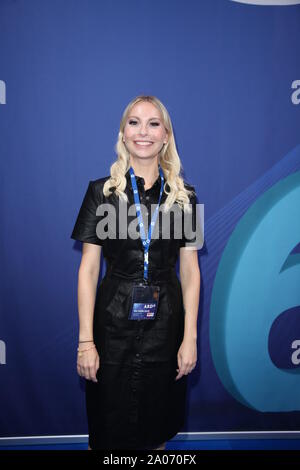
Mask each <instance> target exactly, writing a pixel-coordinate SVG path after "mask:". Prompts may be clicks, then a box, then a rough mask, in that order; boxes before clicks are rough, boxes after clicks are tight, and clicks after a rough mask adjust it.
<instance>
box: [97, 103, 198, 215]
mask: <svg viewBox="0 0 300 470" xmlns="http://www.w3.org/2000/svg"><path fill="white" fill-rule="evenodd" d="M141 101H148V102H149V103H152V104H153V105H154V106H156V108H157V109H158V110H159V111H160V114H161V117H162V120H163V123H164V126H165V129H166V130H167V132H168V142H167V144H164V145H163V147H162V149H161V151H160V152H159V154H158V162H159V164H160V166H161V168H162V170H163V173H164V178H165V183H164V192H165V193H166V194H167V195H168V196H167V198H166V201H165V204H164V211H165V212H166V211H167V210H169V209H170V208H171V207H172V205H173V204H174V203H175V202H177V203H178V205H179V206H180V207H181V209H183V210H184V211H187V212H191V208H190V207H189V206H186V205H185V204H189V202H190V201H189V197H190V195H191V194H194V191H192V190H189V189H186V188H185V187H184V181H183V178H182V176H181V171H182V165H181V161H180V158H179V155H178V153H177V149H176V144H175V139H174V133H173V127H172V123H171V119H170V116H169V113H168V111H167V109H166V107H165V106H164V105H163V104H162V102H161V101H160V100H159V99H158V98H156V97H155V96H148V95H139V96H137V97H136V98H134V99H133V100H132V101H130V103H129V104H128V105H127V107H126V108H125V110H124V113H123V116H122V119H121V123H120V130H119V135H118V140H117V143H116V145H115V151H116V153H117V157H118V158H117V160H116V161H115V162H114V163H113V164H112V165H111V167H110V175H111V176H110V178H109V179H108V180H107V181H106V182H105V184H104V186H103V194H104V195H105V196H106V197H108V196H109V195H110V194H111V193H112V188H113V190H114V192H115V194H116V195H118V196H119V197H121V198H122V199H123V200H125V201H128V198H127V195H126V193H125V192H124V190H125V188H126V184H127V180H126V177H125V174H126V172H127V171H128V170H129V167H130V158H129V157H130V155H129V153H128V150H127V148H126V147H125V144H124V142H123V135H124V128H125V125H126V121H127V118H128V115H129V113H130V111H131V109H132V108H133V106H134V105H135V104H137V103H139V102H141ZM167 184H168V186H169V188H170V191H169V192H167V191H166V185H167Z"/></svg>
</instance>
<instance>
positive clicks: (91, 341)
mask: <svg viewBox="0 0 300 470" xmlns="http://www.w3.org/2000/svg"><path fill="white" fill-rule="evenodd" d="M93 342H94V341H93V340H92V339H91V340H90V341H78V343H93Z"/></svg>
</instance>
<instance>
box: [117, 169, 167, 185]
mask: <svg viewBox="0 0 300 470" xmlns="http://www.w3.org/2000/svg"><path fill="white" fill-rule="evenodd" d="M125 177H126V179H127V184H128V186H129V188H131V189H132V186H131V175H130V171H129V170H127V172H126V173H125ZM135 179H136V183H137V185H138V187H144V185H145V180H144V178H143V177H142V176H138V175H135ZM156 186H159V187H160V175H158V177H157V179H156V180H155V181H154V183H153V185H152V186H151V188H149V189H153V188H156Z"/></svg>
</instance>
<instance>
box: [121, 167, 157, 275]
mask: <svg viewBox="0 0 300 470" xmlns="http://www.w3.org/2000/svg"><path fill="white" fill-rule="evenodd" d="M158 169H159V174H160V180H161V184H160V193H159V200H158V204H157V206H156V208H155V211H154V214H153V216H152V220H151V224H150V226H149V229H148V237H147V238H146V235H145V230H144V224H143V218H142V215H141V203H140V198H139V192H138V189H137V184H136V179H135V174H134V171H133V168H132V167H130V168H129V171H130V176H131V184H132V188H133V197H134V203H135V209H136V213H137V217H138V223H139V228H140V236H141V239H142V242H143V248H144V279H145V280H146V279H148V251H149V245H150V241H151V236H152V231H153V229H154V226H155V222H156V218H157V214H158V208H159V204H160V200H161V196H162V193H163V188H164V174H163V171H162V169H161V167H160V165H158Z"/></svg>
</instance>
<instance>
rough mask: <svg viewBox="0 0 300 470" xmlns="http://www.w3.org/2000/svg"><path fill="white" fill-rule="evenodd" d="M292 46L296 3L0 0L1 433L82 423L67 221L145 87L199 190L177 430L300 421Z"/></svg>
mask: <svg viewBox="0 0 300 470" xmlns="http://www.w3.org/2000/svg"><path fill="white" fill-rule="evenodd" d="M299 57H300V6H299V5H298V6H281V7H278V6H277V7H276V6H268V7H266V6H254V5H245V4H241V3H237V2H231V1H229V0H201V1H197V0H189V1H187V2H186V1H183V0H172V1H167V0H165V1H161V0H152V1H151V2H148V1H144V0H127V1H125V2H124V1H121V0H113V1H112V0H107V1H103V0H99V1H96V0H84V1H83V0H65V1H63V2H62V1H59V0H51V1H50V0H49V1H48V0H43V1H40V0H29V1H25V0H14V1H13V0H1V1H0V80H2V81H3V82H2V87H0V89H2V100H1V99H0V102H1V101H2V103H3V104H1V105H0V155H1V159H0V165H1V172H0V175H1V176H0V177H1V184H0V197H1V198H0V201H1V202H0V211H1V212H0V217H1V222H2V223H1V231H0V240H1V244H0V247H1V283H0V290H1V320H0V340H2V341H3V343H1V345H2V348H4V349H5V350H6V359H5V361H4V359H3V355H2V362H6V363H5V364H1V365H0V380H1V387H0V402H1V413H0V434H1V436H27V435H46V434H47V435H60V434H86V433H87V422H86V415H85V403H84V384H83V382H82V379H80V377H79V376H78V375H77V371H76V347H77V339H78V336H77V335H78V320H77V318H78V314H77V270H78V266H79V262H80V256H81V252H80V250H81V244H80V243H74V242H73V241H72V240H71V239H70V235H71V231H72V228H73V225H74V223H75V219H76V216H77V213H78V210H79V207H80V204H81V202H82V198H83V195H84V193H85V191H86V188H87V185H88V182H89V180H91V179H93V180H94V179H96V178H99V177H102V176H106V175H108V174H109V167H110V165H111V164H112V162H113V161H114V160H115V158H116V156H115V154H114V150H113V147H114V144H115V142H116V139H117V134H118V129H119V123H120V119H121V114H122V112H123V109H124V108H125V106H126V105H127V103H128V102H129V101H130V100H131V99H132V98H134V97H135V96H137V95H138V94H141V93H147V94H152V95H156V96H157V97H158V98H160V99H161V100H162V102H163V103H164V104H165V105H166V106H167V108H168V110H169V112H170V115H171V118H172V122H173V125H174V130H175V137H176V140H177V146H178V151H179V154H180V157H181V159H182V163H183V167H184V170H185V177H186V179H187V181H189V182H190V183H191V184H194V185H195V186H196V189H197V194H198V200H199V202H201V203H204V205H205V246H204V248H203V249H202V250H201V251H199V259H200V264H201V274H202V286H201V302H200V308H199V351H198V357H199V359H198V365H197V368H196V369H195V371H194V372H193V374H192V375H191V376H190V377H189V390H190V393H189V400H188V403H187V422H186V427H185V429H183V430H182V431H186V432H187V431H192V432H196V431H240V430H241V431H242V430H245V431H246V430H250V431H251V430H259V431H262V430H296V429H299V426H300V413H299V410H300V403H299V398H298V396H300V395H299V385H300V382H299V365H298V355H297V348H299V347H300V346H297V344H296V343H294V341H297V340H298V341H299V344H300V321H299V313H300V308H299V305H300V290H299V285H300V269H299V265H300V260H299V257H300V254H299V252H300V250H299V246H297V245H298V244H299V242H300V227H299V221H300V216H299V215H300V214H299V212H300V211H299V207H300V195H299V191H300V189H299V188H300V182H299V172H300V145H299V144H300V142H299V141H300V138H299V123H300V62H299ZM3 84H5V85H6V96H5V100H3V93H4V91H3V90H4V87H3ZM0 98H1V96H0ZM4 101H5V103H4ZM255 204H256V205H255ZM279 228H280V230H279ZM266 254H267V255H268V256H267V255H266ZM285 262H286V263H287V264H286V266H285V269H284V270H282V271H281V269H282V266H283V265H284V263H285ZM104 270H105V265H102V270H101V275H103V272H104ZM283 272H284V274H285V275H287V274H288V276H287V277H280V276H281V275H282V274H283ZM258 276H259V282H258ZM254 281H255V282H254ZM282 286H284V288H283V287H282ZM262 287H265V288H263V289H262ZM275 294H276V295H275ZM254 299H255V302H254ZM293 343H294V347H292V344H293ZM295 344H296V346H295ZM292 353H294V356H292ZM248 391H249V393H248Z"/></svg>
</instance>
